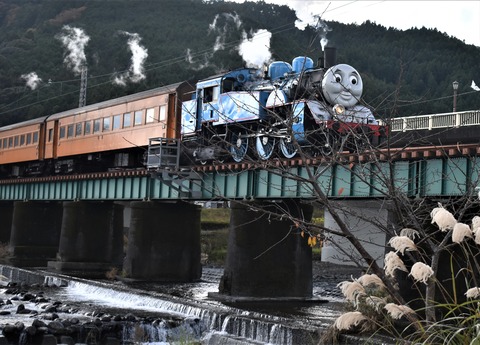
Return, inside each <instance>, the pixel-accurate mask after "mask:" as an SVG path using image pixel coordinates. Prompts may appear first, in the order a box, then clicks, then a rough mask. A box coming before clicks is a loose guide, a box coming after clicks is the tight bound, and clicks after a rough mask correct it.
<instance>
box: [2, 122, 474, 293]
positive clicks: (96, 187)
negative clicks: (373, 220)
mask: <svg viewBox="0 0 480 345" xmlns="http://www.w3.org/2000/svg"><path fill="white" fill-rule="evenodd" d="M398 121H401V123H402V124H403V125H402V126H401V127H400V128H398V129H396V131H397V132H399V133H400V132H403V133H404V132H405V131H406V130H407V129H406V128H405V127H404V124H405V123H406V120H404V119H399V120H398ZM416 123H418V121H417V122H416ZM392 128H394V127H392ZM394 130H395V128H394ZM157 156H158V152H157V153H155V157H157ZM479 156H480V146H479V145H478V144H476V143H474V144H455V145H431V146H419V147H412V146H404V147H401V148H390V149H383V150H376V151H365V152H362V153H361V154H352V153H347V152H344V153H341V154H338V155H335V156H332V157H318V158H295V159H291V160H286V159H278V160H272V161H269V162H261V163H259V162H246V163H234V164H233V163H230V164H218V165H205V166H196V167H193V168H188V169H187V168H181V167H178V166H173V167H172V166H162V167H161V168H159V169H157V168H155V169H141V170H128V171H111V172H102V173H89V174H76V175H66V176H52V177H38V178H19V179H14V180H1V181H0V200H1V202H0V217H1V219H2V222H1V223H0V241H1V242H9V245H10V251H11V254H12V256H11V257H10V260H11V263H12V264H14V265H18V266H48V267H49V268H50V269H54V270H58V271H61V272H77V273H78V272H88V273H89V274H91V273H92V272H102V274H104V272H106V271H107V270H110V269H111V268H113V267H116V268H119V269H123V271H124V273H125V274H126V275H127V276H128V277H130V278H133V279H143V280H157V281H193V280H197V279H199V278H200V276H201V264H200V207H199V206H197V205H196V204H195V203H194V202H195V201H211V200H222V201H227V200H228V201H231V202H232V204H231V206H232V215H231V226H230V234H229V236H230V238H229V244H228V245H229V247H228V254H227V262H226V266H225V273H224V276H223V278H222V283H221V284H220V287H219V290H220V293H221V294H223V295H225V296H234V298H238V297H245V298H246V297H279V298H310V297H311V296H312V277H311V255H312V252H311V248H310V247H309V246H308V244H307V240H306V239H305V238H303V237H302V236H300V233H299V231H296V230H297V229H296V225H295V224H296V223H294V222H293V221H292V220H291V218H290V217H289V216H288V215H291V216H292V217H293V218H297V219H303V220H305V221H306V222H309V221H310V219H311V216H312V206H311V202H312V201H320V203H321V201H322V200H324V199H326V198H327V199H335V201H338V202H339V203H341V204H343V205H346V207H347V208H350V209H353V208H355V209H357V210H358V211H359V214H360V215H359V216H358V217H355V219H352V218H348V216H345V220H346V221H347V223H348V224H350V226H352V227H356V228H359V229H361V228H365V227H368V226H370V228H368V229H366V230H365V231H364V233H362V232H360V233H358V236H364V235H365V236H368V237H369V238H368V240H367V239H366V242H367V241H370V242H372V248H371V251H372V255H373V256H374V257H376V258H378V261H379V263H382V261H383V254H384V246H385V243H386V241H387V239H386V235H385V232H382V231H380V230H379V229H372V228H371V225H368V226H367V225H366V224H365V222H364V221H363V220H362V219H365V218H368V217H371V216H372V215H373V214H375V216H376V217H380V218H381V219H383V220H384V221H385V222H388V221H389V220H390V212H389V209H388V203H385V202H384V201H385V200H387V199H388V196H389V195H390V193H391V191H392V190H395V192H396V193H401V194H402V195H404V196H405V197H407V198H411V199H416V198H424V197H429V198H436V199H442V198H452V197H460V196H465V195H470V196H475V195H476V193H477V192H476V187H477V186H478V185H479V181H478V180H479V175H480V159H478V157H479ZM392 188H393V189H392ZM259 209H262V212H258V210H259ZM279 209H281V210H283V211H284V213H285V217H280V218H278V217H273V216H272V215H273V214H275V213H278V210H279ZM125 219H128V224H127V226H126V228H128V236H124V235H126V234H124V223H125ZM325 222H326V223H327V224H326V226H327V227H333V228H335V224H334V223H335V222H334V221H333V219H332V218H331V217H329V214H328V212H327V213H326V215H325ZM124 237H126V238H127V241H128V244H127V245H126V246H124ZM270 246H271V247H270ZM124 247H126V251H125V253H124ZM267 247H270V248H268V250H266V249H267ZM322 255H323V256H325V257H324V259H325V260H336V259H338V255H339V253H338V252H332V251H331V248H328V246H327V247H324V249H323V253H322ZM340 256H341V255H340ZM340 259H341V258H340ZM286 277H291V279H285V278H286Z"/></svg>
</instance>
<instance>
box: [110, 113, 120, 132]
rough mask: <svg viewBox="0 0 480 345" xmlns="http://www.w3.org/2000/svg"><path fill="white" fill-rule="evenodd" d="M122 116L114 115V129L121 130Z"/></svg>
mask: <svg viewBox="0 0 480 345" xmlns="http://www.w3.org/2000/svg"><path fill="white" fill-rule="evenodd" d="M121 122H122V116H121V115H114V116H113V128H112V129H119V128H121V124H122V123H121Z"/></svg>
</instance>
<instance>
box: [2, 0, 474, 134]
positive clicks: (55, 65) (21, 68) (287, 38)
mask: <svg viewBox="0 0 480 345" xmlns="http://www.w3.org/2000/svg"><path fill="white" fill-rule="evenodd" d="M295 20H296V16H295V13H294V12H293V11H292V10H291V9H289V8H288V7H286V6H276V5H270V4H266V3H263V2H259V3H252V2H250V3H248V2H247V3H244V4H237V3H230V2H223V1H211V2H203V1H200V0H161V1H160V0H158V1H149V0H143V1H140V0H110V1H94V0H84V1H80V0H70V1H61V0H35V1H33V0H0V125H5V124H9V123H12V122H17V121H21V120H25V119H29V118H34V117H38V116H42V115H48V114H50V113H54V112H58V111H62V110H66V109H70V108H75V107H77V106H78V98H79V88H80V80H79V78H80V76H79V74H78V73H74V71H73V67H72V66H68V65H67V64H66V63H65V62H64V59H65V57H66V52H67V50H66V48H65V46H64V44H63V43H62V40H61V36H62V35H63V36H65V35H66V34H67V31H66V30H67V29H66V26H68V27H69V28H70V29H71V30H73V29H81V30H82V31H83V33H84V35H85V36H86V37H88V41H87V42H86V45H85V49H84V53H85V62H86V64H87V65H88V90H87V103H88V104H92V103H96V102H99V101H103V100H106V99H110V98H114V97H118V96H122V95H126V94H130V93H134V92H138V91H142V90H146V89H150V88H154V87H158V86H161V85H168V84H171V83H174V82H178V81H182V80H189V79H199V78H204V77H207V76H209V75H212V74H215V73H218V72H221V71H225V70H228V69H232V68H237V67H240V66H242V65H243V64H244V62H243V60H242V58H241V56H240V55H239V52H238V49H237V47H238V45H239V43H240V42H241V40H242V37H244V36H243V35H247V37H251V35H252V33H253V32H255V31H257V30H260V29H266V30H268V31H269V32H271V33H272V38H271V42H270V52H271V54H272V58H273V59H275V60H286V61H291V60H292V59H293V58H294V57H296V56H299V55H308V56H310V57H312V58H313V59H314V60H316V59H317V58H318V57H319V56H321V54H322V52H321V45H320V39H319V38H320V37H319V33H318V32H317V31H316V30H314V29H313V28H307V29H306V30H304V31H301V30H298V29H296V28H295V25H294V22H295ZM326 24H327V25H328V28H329V30H328V31H327V39H328V42H329V43H328V45H329V46H334V47H336V48H337V61H338V62H342V63H348V64H351V65H352V66H354V67H355V68H356V69H357V70H358V71H359V72H360V73H361V74H362V77H363V79H364V84H365V88H364V90H365V93H364V99H365V101H366V102H367V103H368V104H369V105H370V106H371V107H372V108H373V109H374V111H375V113H377V114H378V115H379V116H385V117H387V116H407V115H415V114H428V113H442V112H449V111H451V110H452V103H453V102H452V95H453V91H452V82H453V81H454V80H457V81H458V82H459V83H460V87H459V91H458V93H459V97H458V110H471V109H480V92H475V91H473V90H472V89H471V88H470V84H471V82H472V80H475V81H476V82H477V84H480V68H479V67H480V48H479V47H476V46H472V45H466V44H464V43H463V42H461V41H459V40H458V39H455V38H452V37H448V36H446V35H445V34H443V33H440V32H438V31H435V30H427V29H425V28H422V29H411V30H408V31H398V30H394V29H387V28H385V27H383V26H380V25H376V24H375V23H371V22H366V23H364V24H362V25H345V24H341V23H337V22H327V23H326ZM135 38H136V39H137V44H138V45H139V46H140V48H142V49H144V50H145V51H146V52H147V57H146V58H145V59H144V61H143V65H142V67H143V70H142V73H143V78H138V80H134V81H132V78H128V76H129V73H130V77H131V73H132V70H131V68H132V67H131V66H132V62H131V59H132V50H131V49H130V47H129V42H130V40H131V39H132V40H133V39H135ZM216 44H217V48H218V49H217V50H214V47H215V45H216ZM129 71H130V72H129ZM31 72H34V73H35V74H36V75H37V76H38V78H40V79H41V82H40V83H38V85H37V88H36V89H34V90H32V89H31V88H30V87H26V81H27V77H26V75H27V74H29V73H31ZM22 76H24V77H22ZM122 76H123V77H126V79H124V85H117V84H115V83H114V80H115V79H116V78H122ZM49 81H50V82H49Z"/></svg>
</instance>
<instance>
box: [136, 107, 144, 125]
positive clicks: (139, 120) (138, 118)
mask: <svg viewBox="0 0 480 345" xmlns="http://www.w3.org/2000/svg"><path fill="white" fill-rule="evenodd" d="M142 117H143V110H137V111H136V112H135V115H134V121H135V122H134V125H135V126H138V125H141V124H142V123H143V119H142Z"/></svg>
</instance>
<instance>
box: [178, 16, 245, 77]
mask: <svg viewBox="0 0 480 345" xmlns="http://www.w3.org/2000/svg"><path fill="white" fill-rule="evenodd" d="M241 26H242V21H241V20H240V16H239V15H238V14H237V13H234V14H232V13H221V14H217V15H215V17H214V18H213V21H212V23H210V24H209V25H208V31H207V34H208V35H211V34H212V35H216V37H215V43H214V44H213V48H212V50H211V51H207V52H203V53H202V54H200V55H198V54H192V52H191V50H190V48H188V49H187V53H186V58H185V60H186V61H187V62H188V63H189V64H191V67H192V68H193V69H194V70H200V69H203V68H205V67H208V66H209V65H210V62H211V61H212V58H213V55H214V54H215V52H217V51H219V50H225V49H226V48H227V47H226V46H227V44H226V41H227V37H228V34H229V33H230V32H232V31H233V30H237V31H238V30H239V29H240V28H241ZM194 55H195V56H196V58H194ZM197 55H198V56H197Z"/></svg>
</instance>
